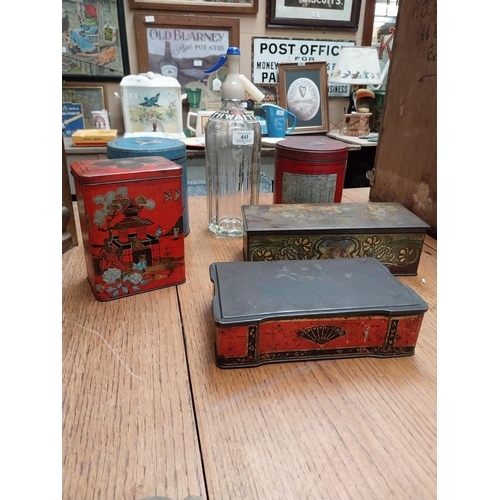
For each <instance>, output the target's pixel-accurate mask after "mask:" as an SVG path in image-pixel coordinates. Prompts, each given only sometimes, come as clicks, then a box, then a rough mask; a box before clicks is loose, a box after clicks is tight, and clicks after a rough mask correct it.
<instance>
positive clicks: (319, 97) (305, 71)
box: [278, 61, 330, 135]
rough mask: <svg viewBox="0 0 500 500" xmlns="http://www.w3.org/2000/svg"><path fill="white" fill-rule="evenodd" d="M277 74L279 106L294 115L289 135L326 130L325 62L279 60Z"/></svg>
mask: <svg viewBox="0 0 500 500" xmlns="http://www.w3.org/2000/svg"><path fill="white" fill-rule="evenodd" d="M278 75H279V76H278V105H279V106H281V107H282V108H285V109H287V110H288V111H290V112H292V113H293V114H294V115H295V116H296V118H297V123H296V125H295V129H294V131H293V132H291V135H295V134H309V133H323V132H328V131H329V130H330V128H329V125H330V124H329V119H328V75H327V71H326V61H323V62H310V63H303V64H296V63H280V64H279V65H278ZM289 121H290V119H289ZM290 128H291V125H290V124H289V123H287V130H288V129H290Z"/></svg>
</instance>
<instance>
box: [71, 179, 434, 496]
mask: <svg viewBox="0 0 500 500" xmlns="http://www.w3.org/2000/svg"><path fill="white" fill-rule="evenodd" d="M368 194H369V188H359V189H348V190H344V198H343V202H363V201H367V200H368ZM260 202H261V203H272V194H270V195H261V198H260ZM189 206H190V228H191V232H190V234H189V236H188V237H187V238H186V240H185V256H186V274H187V279H186V282H185V283H183V284H182V285H178V286H177V287H171V288H167V289H163V290H159V291H155V292H148V293H146V294H142V295H137V296H134V297H130V298H126V299H119V300H116V301H113V302H107V303H99V302H97V301H96V300H95V299H94V298H93V295H92V291H91V289H90V286H89V284H88V283H87V282H86V271H85V268H84V263H83V254H82V250H83V247H82V245H80V246H79V247H76V248H74V249H71V250H70V251H68V252H67V253H66V254H64V255H63V297H64V299H63V312H64V318H63V448H64V449H63V460H64V462H63V498H64V499H93V498H96V499H97V498H99V499H115V498H123V499H130V500H140V499H142V498H145V497H148V496H154V495H158V496H168V497H169V498H171V499H172V500H183V499H184V498H185V497H186V496H187V495H188V494H191V495H200V496H201V497H202V498H203V499H204V500H226V499H227V500H229V499H230V500H257V499H258V500H267V499H269V500H281V499H283V500H299V499H300V500H306V499H310V500H320V499H321V500H323V499H325V500H326V499H353V500H358V499H359V500H361V499H381V500H390V499H394V500H401V499H405V500H410V499H415V500H427V499H434V498H436V482H437V481H436V329H437V326H436V307H437V303H436V260H437V258H436V257H437V252H436V248H437V247H436V245H435V240H433V239H432V238H426V241H425V246H424V251H423V255H422V258H421V261H420V267H419V274H418V276H412V277H399V278H398V279H399V280H400V281H402V282H403V283H405V284H407V285H409V286H410V287H411V288H413V289H414V290H415V291H416V292H417V293H418V294H419V295H420V296H421V297H422V298H423V299H424V300H425V301H426V302H427V303H428V305H429V311H428V312H427V313H426V315H425V317H424V322H423V326H422V329H421V332H420V336H419V340H418V343H417V348H416V353H415V355H414V356H411V357H405V358H397V359H378V358H359V359H342V360H322V361H307V362H303V361H300V362H290V363H277V364H270V365H262V366H259V367H254V368H240V369H220V368H218V367H217V366H216V364H215V346H214V342H215V339H214V335H215V325H214V322H213V318H212V299H213V284H212V282H211V281H210V277H209V265H210V264H211V263H212V262H216V261H236V260H243V253H242V239H241V238H235V239H231V238H219V237H217V236H215V235H214V234H212V233H211V232H210V231H209V230H208V228H207V212H206V199H205V197H190V199H189ZM176 288H177V294H178V300H177V297H176V293H175V292H176ZM178 304H179V305H180V310H179V306H178ZM179 315H180V316H179ZM181 325H182V327H181ZM182 329H183V332H184V336H185V345H184V343H183V338H182Z"/></svg>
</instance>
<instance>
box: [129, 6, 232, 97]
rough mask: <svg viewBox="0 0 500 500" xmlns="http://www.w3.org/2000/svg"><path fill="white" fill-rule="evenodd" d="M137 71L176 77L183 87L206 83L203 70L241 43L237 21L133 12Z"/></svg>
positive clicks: (208, 74) (206, 78)
mask: <svg viewBox="0 0 500 500" xmlns="http://www.w3.org/2000/svg"><path fill="white" fill-rule="evenodd" d="M134 27H135V36H136V45H137V59H138V64H139V72H141V73H146V72H148V71H152V72H153V73H158V74H163V75H166V76H174V75H176V76H175V78H177V80H178V81H179V83H180V84H181V86H182V87H184V85H187V84H188V83H191V82H197V81H199V82H204V83H207V82H208V79H209V77H210V73H205V70H206V69H210V68H212V67H213V66H215V64H216V63H217V62H218V61H219V59H220V57H221V56H222V55H225V54H226V53H227V49H228V47H231V46H236V47H239V44H240V41H239V39H240V20H239V19H238V18H231V19H224V18H215V17H201V16H173V15H167V14H165V15H154V16H152V15H151V16H148V15H145V14H134Z"/></svg>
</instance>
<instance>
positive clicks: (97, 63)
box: [62, 0, 130, 82]
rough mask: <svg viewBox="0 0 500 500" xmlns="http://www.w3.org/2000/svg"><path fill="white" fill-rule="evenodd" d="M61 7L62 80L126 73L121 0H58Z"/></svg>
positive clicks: (108, 77) (104, 78) (106, 77)
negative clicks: (119, 0) (82, 1)
mask: <svg viewBox="0 0 500 500" xmlns="http://www.w3.org/2000/svg"><path fill="white" fill-rule="evenodd" d="M62 8H63V14H62V15H63V19H62V79H63V81H68V82H72V81H87V82H97V81H99V82H100V81H120V80H121V79H122V78H123V77H124V76H126V75H129V74H130V65H129V58H128V45H127V32H126V28H125V14H124V10H123V2H116V1H114V0H89V2H88V3H85V4H84V3H81V2H74V1H70V0H62ZM84 20H87V21H86V24H82V23H83V21H84Z"/></svg>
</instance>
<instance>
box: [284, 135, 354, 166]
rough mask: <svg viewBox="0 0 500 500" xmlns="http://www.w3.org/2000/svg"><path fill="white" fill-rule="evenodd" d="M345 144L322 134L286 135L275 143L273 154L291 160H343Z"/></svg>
mask: <svg viewBox="0 0 500 500" xmlns="http://www.w3.org/2000/svg"><path fill="white" fill-rule="evenodd" d="M347 152H348V149H347V144H345V143H344V142H340V141H335V140H334V139H330V138H329V137H326V136H323V135H310V136H293V137H287V138H286V139H283V140H282V141H278V142H277V143H276V149H275V156H276V157H277V158H278V157H281V158H290V159H292V160H321V161H329V160H345V159H346V158H347Z"/></svg>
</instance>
